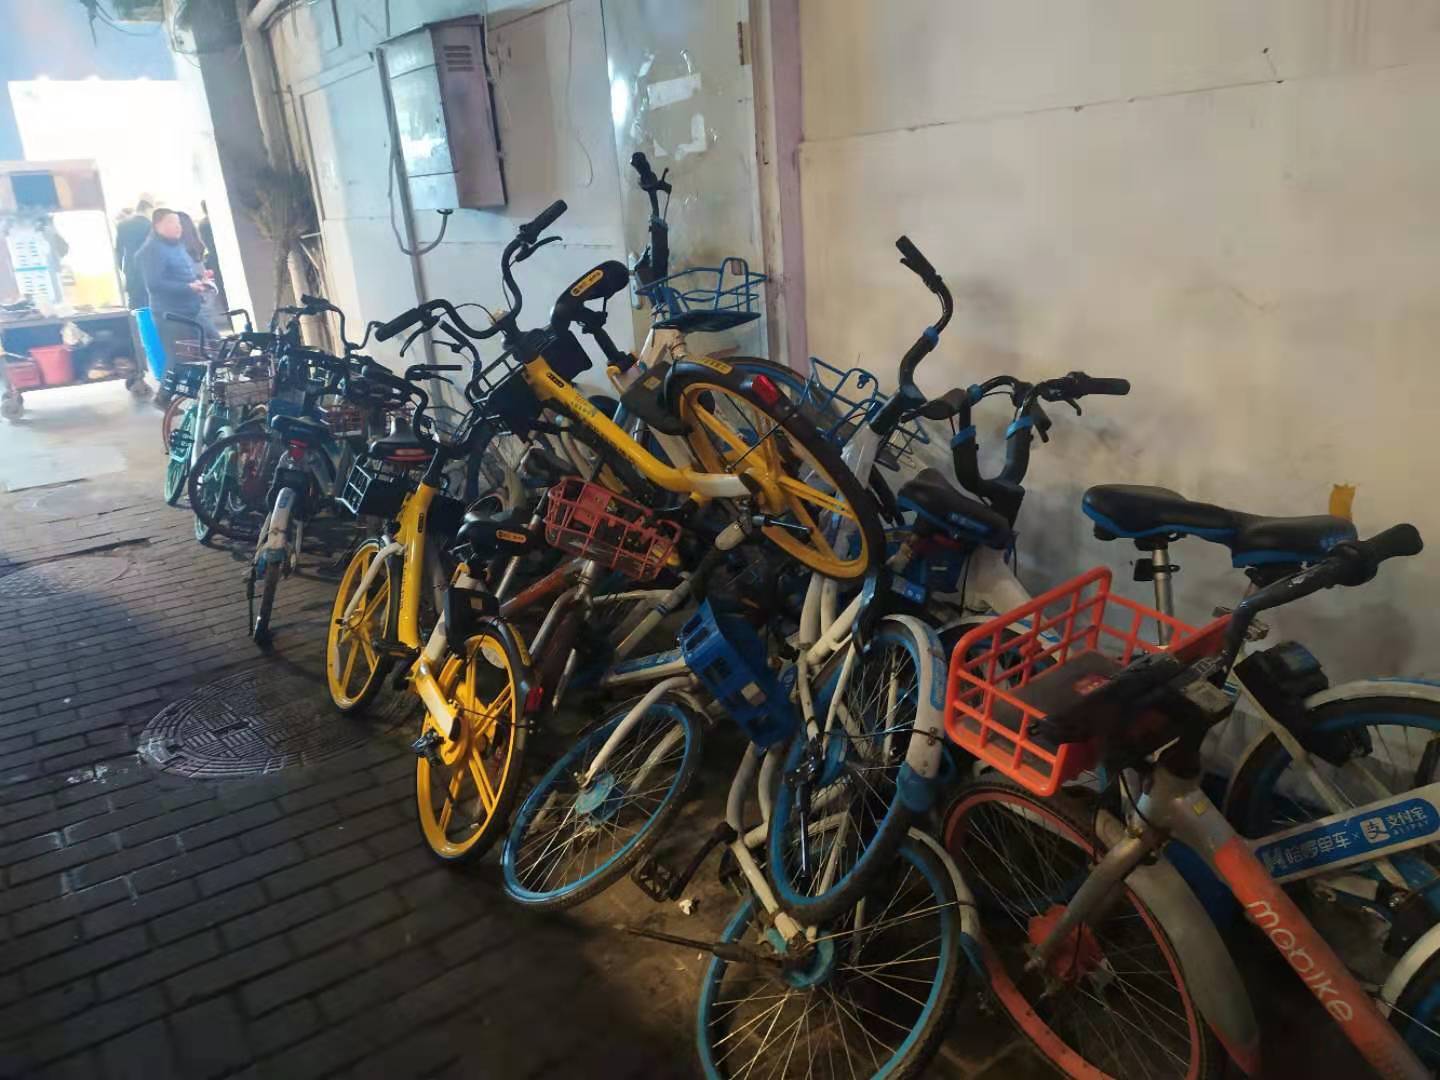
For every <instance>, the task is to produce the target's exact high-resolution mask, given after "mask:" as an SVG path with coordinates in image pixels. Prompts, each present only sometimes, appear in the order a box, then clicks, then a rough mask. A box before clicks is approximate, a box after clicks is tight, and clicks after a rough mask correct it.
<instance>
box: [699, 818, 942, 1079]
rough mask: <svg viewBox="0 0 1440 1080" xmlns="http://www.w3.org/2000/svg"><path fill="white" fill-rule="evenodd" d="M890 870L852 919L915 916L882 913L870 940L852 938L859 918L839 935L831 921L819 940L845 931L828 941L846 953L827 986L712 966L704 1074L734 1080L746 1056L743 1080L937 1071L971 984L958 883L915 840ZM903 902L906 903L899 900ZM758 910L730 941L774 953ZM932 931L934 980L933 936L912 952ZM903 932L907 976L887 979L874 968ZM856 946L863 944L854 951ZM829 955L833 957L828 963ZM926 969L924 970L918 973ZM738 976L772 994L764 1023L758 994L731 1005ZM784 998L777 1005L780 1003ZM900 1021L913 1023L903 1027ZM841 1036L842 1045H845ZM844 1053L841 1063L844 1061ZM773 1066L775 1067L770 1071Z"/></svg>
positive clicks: (751, 907) (731, 925)
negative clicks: (858, 1003)
mask: <svg viewBox="0 0 1440 1080" xmlns="http://www.w3.org/2000/svg"><path fill="white" fill-rule="evenodd" d="M891 866H892V869H893V870H894V871H895V873H893V874H890V875H885V876H883V877H881V878H878V879H876V881H875V882H872V884H871V888H870V891H869V892H868V893H867V894H866V897H865V906H864V907H862V906H861V905H859V904H857V905H855V906H854V907H852V908H851V909H850V911H849V912H847V916H848V915H851V914H852V913H853V916H854V920H855V923H856V924H859V923H860V922H861V920H862V919H864V917H865V915H866V914H867V912H868V909H869V908H870V907H871V906H873V907H875V908H877V909H879V910H880V911H881V912H882V913H886V912H889V911H900V912H903V913H904V914H902V915H899V916H896V917H893V918H891V919H889V920H886V919H885V917H884V914H882V916H881V918H880V919H879V920H876V921H874V922H871V923H867V924H866V932H865V934H864V935H863V936H859V937H855V936H853V935H854V934H855V930H854V929H853V928H852V927H851V926H850V924H849V923H848V922H845V923H840V924H838V927H837V924H836V923H831V924H829V925H827V926H826V927H824V928H822V930H821V933H820V935H819V936H818V939H817V940H824V939H825V935H826V932H827V931H828V932H830V933H832V934H835V935H837V936H835V937H833V938H830V939H829V940H831V941H832V943H834V942H840V943H841V944H840V945H839V946H838V947H836V948H835V953H836V954H842V955H843V956H844V959H843V960H836V961H835V962H834V967H833V970H832V972H831V974H830V976H829V978H828V979H827V980H825V981H823V982H822V981H818V980H817V981H816V982H815V983H814V984H813V985H800V986H797V985H795V984H796V983H797V982H798V983H801V984H804V983H806V982H807V981H808V980H807V979H806V978H805V977H804V976H803V975H802V976H799V977H795V976H790V977H787V976H786V975H784V974H782V975H780V976H778V977H775V976H773V975H771V973H770V972H769V970H767V969H759V968H755V967H749V970H748V972H747V971H746V970H745V969H746V968H747V965H743V964H736V965H732V964H730V963H729V962H728V961H725V960H722V959H720V958H719V957H715V958H713V959H712V960H711V961H710V962H709V964H708V965H707V967H706V970H705V974H704V976H703V982H702V984H701V991H700V1001H699V1006H698V1009H697V1021H698V1022H697V1024H696V1042H697V1047H698V1050H699V1056H700V1067H701V1071H702V1073H703V1075H704V1076H705V1077H707V1080H721V1078H724V1077H728V1076H731V1075H734V1073H735V1071H736V1070H734V1069H727V1068H726V1067H725V1063H726V1059H727V1058H729V1057H731V1056H732V1055H734V1054H736V1053H737V1051H738V1053H739V1054H740V1058H741V1061H742V1062H743V1063H744V1067H742V1068H741V1069H740V1070H739V1072H740V1075H750V1071H749V1070H751V1069H753V1070H754V1071H755V1072H756V1073H759V1072H761V1071H763V1073H764V1075H766V1076H776V1077H782V1078H788V1077H795V1078H796V1080H799V1077H800V1076H801V1075H802V1074H803V1075H804V1076H805V1077H811V1076H815V1075H824V1076H833V1077H835V1078H836V1080H839V1078H840V1077H842V1076H843V1077H851V1078H853V1077H856V1076H862V1075H863V1076H876V1077H886V1078H887V1080H909V1078H913V1077H917V1076H920V1075H922V1074H923V1072H924V1070H925V1067H926V1065H928V1064H929V1062H930V1061H931V1060H932V1059H933V1058H934V1056H935V1054H936V1052H937V1051H938V1050H939V1049H940V1044H941V1042H942V1041H943V1040H944V1038H945V1034H946V1029H947V1027H948V1026H949V1023H950V1018H951V1015H952V1013H953V1011H954V1007H955V1003H956V1001H957V1000H958V998H959V996H960V992H961V990H962V989H963V987H964V983H965V978H966V970H967V969H966V966H965V964H964V962H963V961H962V958H961V957H962V953H961V945H960V940H961V927H960V913H959V908H958V906H957V900H956V896H955V890H954V886H953V884H952V883H951V881H950V875H949V873H948V872H947V870H946V868H945V866H944V864H943V863H942V862H941V861H940V859H939V858H938V857H937V856H936V855H935V854H934V853H933V852H931V851H928V850H926V849H925V848H924V847H923V846H922V845H920V844H917V843H916V842H915V841H913V840H907V841H906V842H905V843H904V844H902V845H901V847H900V849H899V851H898V852H897V857H896V859H895V861H894V863H892V864H891ZM912 884H913V885H914V886H916V888H915V889H914V890H913V895H914V896H916V897H918V898H917V899H912V893H911V892H910V891H908V890H907V887H908V886H911V885H912ZM892 889H893V895H892V898H891V901H890V902H889V903H886V901H885V896H886V894H887V893H891V892H892ZM902 896H903V897H904V898H905V900H904V902H903V903H896V900H898V899H899V898H900V897H902ZM757 907H758V905H757V904H756V901H755V897H754V896H753V895H751V896H749V897H747V898H746V899H745V900H744V901H743V902H742V903H741V904H740V906H739V908H737V909H736V911H735V913H734V914H733V915H732V916H731V917H730V919H729V921H728V922H727V923H726V926H725V929H724V931H723V932H722V934H721V938H720V940H721V941H723V942H725V943H727V944H737V945H738V944H746V943H747V942H746V939H747V937H748V938H749V939H750V941H749V944H752V945H753V946H754V947H757V948H762V949H763V948H770V947H773V939H770V938H767V937H766V934H765V931H766V930H767V929H768V926H769V923H768V920H766V919H764V918H757V917H756V915H757ZM932 923H934V924H936V926H937V930H936V935H935V937H936V941H937V944H936V945H935V951H936V956H935V961H936V962H935V968H934V974H933V976H932V975H931V974H930V972H929V965H928V963H927V961H928V960H929V959H930V958H929V957H928V956H921V957H917V956H916V953H917V952H919V950H920V949H921V948H922V947H924V948H926V950H927V951H928V940H926V939H924V938H922V943H921V944H913V939H914V937H916V936H918V935H922V934H927V933H929V928H930V926H931V924H932ZM892 936H896V937H899V939H900V940H899V941H898V942H897V943H896V944H893V945H891V946H890V950H891V951H892V952H893V953H894V954H895V959H894V960H893V961H891V963H892V964H893V965H894V966H895V967H897V968H898V970H897V971H889V979H887V978H886V973H887V971H888V970H889V969H888V967H887V965H886V964H885V963H877V962H876V961H875V952H874V950H875V949H876V948H877V947H879V946H880V945H881V944H882V943H886V942H887V941H888V939H889V938H890V937H892ZM852 941H858V942H859V944H855V945H851V944H850V942H852ZM867 947H868V948H870V949H871V953H870V954H869V955H868V956H864V959H865V960H866V964H865V965H864V967H863V969H862V968H861V966H860V965H858V964H856V963H855V960H856V959H859V958H861V955H862V950H863V949H865V948H867ZM821 959H822V961H823V959H824V958H823V957H822V958H821ZM847 962H848V963H847ZM919 964H924V965H925V966H924V967H923V968H920V967H917V965H919ZM731 969H740V971H741V972H742V973H743V974H741V978H746V977H748V978H750V979H751V980H752V981H753V982H755V983H758V984H760V986H761V988H762V989H764V990H766V991H769V993H767V994H766V995H764V997H763V998H762V1000H761V1004H759V1005H757V1006H756V1008H757V1009H758V1010H760V1011H761V1013H762V1016H761V1022H760V1023H756V1022H755V1021H754V1020H753V1019H751V1020H749V1021H746V1019H745V1014H744V1012H743V1011H742V1010H743V1008H744V1005H745V1003H746V1001H747V1000H749V999H750V998H752V997H754V996H756V995H755V994H752V995H746V996H742V997H738V998H733V999H724V1000H722V999H721V994H722V992H723V988H724V987H725V985H726V983H725V980H726V976H727V974H729V973H730V972H731ZM752 972H753V974H750V973H752ZM847 975H848V977H847ZM896 980H898V981H900V982H902V983H903V984H904V987H905V988H903V989H902V988H901V987H897V985H896ZM927 980H928V992H927V990H926V989H925V988H924V987H920V986H916V985H915V984H917V983H922V982H926V981H927ZM887 991H888V993H887ZM777 992H778V993H777ZM757 993H758V991H757ZM827 993H829V994H832V995H833V997H834V999H835V1003H833V1004H831V1007H830V1009H829V1010H826V1008H825V1007H824V1002H823V1001H821V1003H820V1005H819V1007H818V1010H817V1007H816V1001H817V1000H819V999H821V998H822V997H823V995H826V994H827ZM842 994H843V995H845V996H842ZM877 995H883V996H880V997H877ZM921 995H923V999H922V997H921ZM777 997H778V998H779V1000H778V1002H777V1001H776V1000H775V998H777ZM857 997H858V998H859V1000H862V1001H865V1003H866V1004H867V1006H869V1007H870V1011H869V1012H864V1013H862V1011H861V1010H859V1009H856V1008H854V1007H844V1003H846V1002H847V1000H848V1001H853V1000H855V999H856V998H857ZM792 1001H793V1002H794V1003H795V1004H797V1005H801V1006H802V1008H801V1015H800V1017H799V1018H797V1019H796V1020H795V1021H794V1022H793V1023H791V1022H790V1017H789V1015H787V1013H786V1007H787V1005H789V1004H790V1003H791V1002H792ZM916 1005H918V1006H919V1010H918V1015H916V1017H915V1019H914V1020H913V1021H909V1020H908V1017H909V1016H910V1014H911V1012H912V1011H913V1010H914V1008H915V1006H916ZM722 1007H723V1008H722ZM816 1011H818V1014H819V1016H820V1017H821V1018H822V1022H821V1023H818V1024H815V1025H814V1026H813V1027H812V1026H811V1025H809V1024H805V1025H804V1026H803V1027H802V1025H801V1021H802V1020H803V1019H805V1017H807V1016H808V1015H809V1014H810V1013H811V1012H816ZM771 1012H774V1013H776V1020H775V1021H774V1022H773V1023H767V1022H766V1021H765V1017H768V1016H769V1015H770V1013H771ZM871 1016H874V1017H876V1018H878V1019H881V1020H883V1021H884V1023H885V1025H886V1027H885V1028H877V1027H876V1026H874V1021H873V1020H872V1021H871V1025H866V1024H865V1023H864V1022H863V1020H864V1019H866V1018H869V1017H871ZM896 1016H899V1017H902V1018H903V1019H902V1020H896V1019H895V1018H896ZM847 1022H848V1023H850V1024H852V1025H854V1026H855V1027H856V1028H857V1029H858V1031H857V1034H859V1035H861V1036H863V1038H856V1039H848V1038H847V1037H846V1023H847ZM897 1029H898V1030H901V1031H903V1032H904V1034H903V1037H902V1036H900V1035H897V1034H895V1033H894V1032H895V1031H896V1030H897ZM792 1032H793V1033H794V1034H791V1033H792ZM772 1034H776V1035H777V1040H776V1041H777V1043H779V1044H780V1045H778V1046H777V1047H776V1051H777V1052H776V1053H775V1054H774V1055H773V1059H778V1058H779V1057H780V1053H781V1052H783V1055H784V1058H783V1060H772V1059H762V1058H761V1056H760V1055H761V1054H762V1053H763V1052H764V1050H765V1041H766V1040H768V1039H769V1038H770V1036H771V1035H772ZM737 1036H738V1037H739V1038H736V1037H737ZM787 1036H789V1038H788V1044H787V1041H786V1037H787ZM757 1037H758V1038H759V1039H760V1040H761V1042H760V1045H759V1046H758V1047H756V1049H755V1052H754V1053H753V1054H751V1053H749V1051H750V1048H751V1045H752V1044H753V1043H754V1041H755V1040H756V1039H757ZM887 1037H888V1038H889V1039H892V1040H894V1041H895V1042H897V1043H898V1045H895V1046H893V1047H892V1046H891V1045H890V1044H889V1043H887V1042H886V1041H885V1040H886V1039H887ZM836 1038H838V1042H839V1046H838V1047H836V1046H835V1045H834V1040H835V1039H836ZM801 1039H804V1040H805V1042H806V1044H807V1045H806V1046H804V1047H803V1048H802V1047H800V1046H799V1043H800V1041H801ZM877 1044H879V1045H881V1046H882V1047H884V1051H882V1053H884V1052H886V1051H888V1056H881V1055H880V1054H876V1052H875V1049H874V1047H875V1046H876V1045H877ZM740 1048H743V1049H740ZM837 1052H838V1055H839V1056H840V1063H839V1066H840V1067H837V1064H836V1061H835V1058H836V1056H837ZM852 1052H856V1053H857V1055H858V1056H860V1058H861V1060H859V1061H855V1060H852V1058H851V1054H852ZM762 1061H763V1063H762ZM772 1064H774V1065H775V1066H776V1067H774V1068H770V1067H767V1066H770V1065H772ZM817 1064H819V1065H820V1066H821V1070H820V1072H818V1073H817V1072H815V1071H813V1070H814V1068H815V1066H816V1065H817ZM756 1066H758V1068H757V1067H756ZM792 1070H795V1071H792Z"/></svg>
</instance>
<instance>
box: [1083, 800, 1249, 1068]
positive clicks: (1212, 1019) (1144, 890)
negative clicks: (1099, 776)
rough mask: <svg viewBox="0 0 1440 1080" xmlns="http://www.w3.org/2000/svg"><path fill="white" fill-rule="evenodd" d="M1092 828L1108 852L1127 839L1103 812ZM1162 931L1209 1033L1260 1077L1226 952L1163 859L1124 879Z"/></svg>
mask: <svg viewBox="0 0 1440 1080" xmlns="http://www.w3.org/2000/svg"><path fill="white" fill-rule="evenodd" d="M1095 824H1096V829H1097V832H1098V834H1099V836H1100V839H1101V840H1102V841H1103V843H1104V844H1105V846H1106V847H1110V846H1113V845H1114V844H1117V843H1119V842H1120V841H1121V840H1123V839H1125V837H1126V832H1125V826H1124V825H1123V824H1121V823H1120V821H1118V820H1117V819H1116V818H1115V817H1114V815H1112V814H1111V813H1110V812H1109V811H1101V812H1100V814H1099V815H1098V816H1097V818H1096V822H1095ZM1125 884H1126V885H1127V886H1128V887H1129V888H1131V889H1133V890H1134V892H1135V895H1136V896H1138V897H1139V898H1140V899H1141V901H1143V902H1144V904H1145V906H1146V907H1148V908H1149V909H1150V910H1151V911H1152V912H1153V913H1154V914H1155V918H1156V919H1157V920H1158V921H1159V923H1160V924H1161V925H1162V926H1163V927H1164V928H1165V933H1166V935H1167V936H1168V937H1169V939H1170V943H1171V944H1172V945H1173V946H1174V947H1175V953H1176V957H1177V959H1178V960H1179V962H1180V969H1181V970H1182V971H1183V972H1184V975H1185V985H1186V986H1187V987H1188V988H1189V990H1190V993H1191V995H1192V997H1193V998H1194V999H1195V1007H1196V1008H1197V1009H1198V1010H1199V1011H1200V1014H1201V1016H1203V1017H1204V1018H1205V1020H1206V1022H1208V1023H1209V1025H1210V1027H1211V1030H1213V1031H1214V1032H1215V1035H1216V1037H1217V1038H1218V1039H1219V1040H1220V1042H1221V1044H1222V1045H1223V1046H1224V1047H1225V1049H1226V1051H1227V1052H1228V1053H1229V1054H1230V1056H1231V1057H1232V1058H1233V1059H1234V1060H1235V1063H1236V1064H1237V1065H1239V1066H1240V1068H1241V1069H1242V1070H1243V1071H1244V1072H1245V1074H1246V1075H1248V1076H1258V1075H1259V1074H1260V1027H1259V1025H1258V1024H1257V1023H1256V1020H1255V1011H1254V1009H1253V1008H1252V1007H1251V1005H1250V995H1249V993H1248V992H1247V991H1246V989H1245V983H1244V981H1243V980H1242V979H1241V978H1240V971H1239V969H1238V968H1236V966H1235V961H1234V959H1232V958H1231V956H1230V950H1229V949H1228V948H1226V946H1225V940H1224V938H1222V937H1221V936H1220V931H1219V930H1217V929H1216V928H1215V924H1214V923H1213V922H1211V920H1210V916H1209V915H1208V914H1207V913H1206V911H1205V908H1204V906H1203V905H1202V904H1201V903H1200V901H1199V899H1198V898H1197V897H1196V896H1195V894H1194V893H1193V892H1191V891H1190V886H1188V885H1187V884H1185V879H1184V878H1182V877H1181V876H1180V872H1179V871H1178V870H1176V869H1175V868H1174V867H1173V866H1171V865H1170V864H1169V863H1168V862H1166V861H1165V860H1164V859H1157V860H1156V861H1155V862H1153V863H1151V864H1149V865H1147V864H1144V863H1142V864H1141V865H1140V866H1137V867H1136V868H1135V869H1134V870H1133V871H1132V872H1131V874H1130V876H1129V877H1128V878H1126V880H1125Z"/></svg>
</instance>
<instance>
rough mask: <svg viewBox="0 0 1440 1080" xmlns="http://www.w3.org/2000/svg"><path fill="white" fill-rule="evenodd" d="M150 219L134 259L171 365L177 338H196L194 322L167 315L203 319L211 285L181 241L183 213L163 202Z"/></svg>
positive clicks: (182, 339) (184, 339)
mask: <svg viewBox="0 0 1440 1080" xmlns="http://www.w3.org/2000/svg"><path fill="white" fill-rule="evenodd" d="M150 221H151V227H150V237H149V239H147V240H146V241H145V243H144V244H143V245H142V246H141V248H140V251H139V253H138V254H137V255H136V256H135V259H136V262H138V263H139V264H140V272H141V274H142V275H143V276H144V278H145V290H146V292H148V293H149V294H150V311H151V313H152V314H153V315H154V316H155V326H156V329H158V330H159V331H160V340H161V341H162V342H163V343H164V345H165V357H166V361H167V367H168V366H169V364H170V363H173V362H174V360H175V355H176V353H175V344H176V342H179V341H187V340H189V341H193V340H194V339H195V337H196V332H195V328H194V327H193V326H189V325H187V324H185V323H178V322H173V321H172V320H170V319H167V318H165V316H166V315H172V314H173V315H183V316H184V317H185V318H187V319H201V320H202V321H203V319H204V316H203V315H202V314H201V309H202V307H203V305H204V298H205V293H206V292H207V291H208V290H209V289H210V288H211V286H210V284H209V283H208V282H207V281H206V280H205V271H204V269H203V268H202V267H201V266H200V264H199V263H197V262H196V261H195V260H194V259H193V258H191V257H190V253H189V252H188V251H186V250H185V245H184V244H183V243H181V237H182V234H183V230H182V228H181V224H180V216H179V215H178V214H177V213H176V212H175V211H174V210H171V209H169V208H168V207H163V206H162V207H160V208H159V209H157V210H156V211H155V213H154V214H152V215H151V218H150Z"/></svg>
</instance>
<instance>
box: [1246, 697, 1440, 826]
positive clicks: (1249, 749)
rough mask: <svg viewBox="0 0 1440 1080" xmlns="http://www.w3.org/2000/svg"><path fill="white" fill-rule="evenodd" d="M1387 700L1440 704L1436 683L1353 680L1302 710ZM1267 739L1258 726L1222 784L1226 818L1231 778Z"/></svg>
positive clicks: (1308, 700)
mask: <svg viewBox="0 0 1440 1080" xmlns="http://www.w3.org/2000/svg"><path fill="white" fill-rule="evenodd" d="M1387 697H1388V698H1403V699H1406V700H1409V701H1433V702H1435V703H1437V704H1440V681H1436V680H1434V679H1415V678H1406V677H1395V678H1380V679H1355V680H1354V681H1352V682H1347V683H1341V684H1340V685H1339V686H1332V687H1330V689H1328V690H1321V691H1320V692H1319V693H1318V694H1311V695H1310V696H1309V697H1307V698H1306V699H1305V702H1304V707H1305V709H1306V711H1312V710H1315V709H1318V708H1320V707H1321V706H1324V705H1333V704H1334V703H1335V702H1337V701H1363V700H1364V699H1366V698H1387ZM1269 737H1270V729H1269V728H1268V727H1265V726H1263V725H1262V726H1261V728H1260V731H1259V733H1258V734H1257V735H1256V736H1255V738H1253V739H1251V740H1250V744H1249V745H1248V746H1246V747H1245V749H1244V751H1243V752H1241V754H1240V756H1239V757H1238V758H1236V759H1235V766H1234V768H1232V769H1231V770H1230V780H1229V782H1228V783H1227V784H1226V785H1225V799H1224V802H1223V803H1222V804H1221V811H1222V812H1223V813H1224V814H1226V815H1227V816H1228V815H1229V813H1230V796H1231V792H1232V790H1233V787H1234V782H1235V777H1237V776H1239V775H1240V774H1241V772H1242V771H1243V770H1244V769H1245V766H1246V765H1248V764H1249V762H1250V759H1251V758H1252V757H1254V756H1255V753H1256V752H1257V751H1258V750H1259V749H1260V747H1261V746H1262V745H1263V744H1264V743H1265V741H1266V740H1267V739H1268V738H1269Z"/></svg>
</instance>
